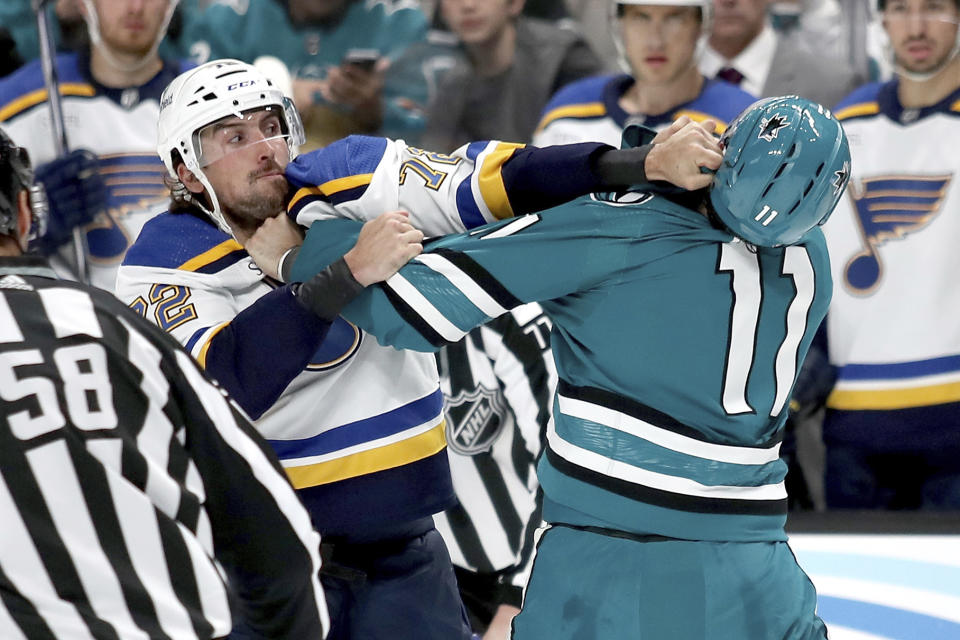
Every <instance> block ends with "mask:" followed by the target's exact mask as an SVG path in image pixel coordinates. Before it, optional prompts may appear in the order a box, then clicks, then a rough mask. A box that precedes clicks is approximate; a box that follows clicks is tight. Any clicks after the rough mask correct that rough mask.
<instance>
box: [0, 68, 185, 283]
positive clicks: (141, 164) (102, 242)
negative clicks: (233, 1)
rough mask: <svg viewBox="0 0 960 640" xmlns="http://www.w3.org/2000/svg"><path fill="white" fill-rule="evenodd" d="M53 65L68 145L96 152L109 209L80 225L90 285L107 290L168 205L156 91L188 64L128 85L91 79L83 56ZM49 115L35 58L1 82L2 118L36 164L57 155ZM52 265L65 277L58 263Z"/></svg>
mask: <svg viewBox="0 0 960 640" xmlns="http://www.w3.org/2000/svg"><path fill="white" fill-rule="evenodd" d="M56 65H57V73H58V77H59V80H60V95H61V104H62V107H63V118H64V127H65V129H66V137H67V144H68V145H69V147H70V149H81V148H82V149H87V150H89V151H92V152H93V153H95V154H96V155H97V156H98V157H99V159H100V163H101V173H102V174H103V177H104V181H105V182H106V187H107V210H106V211H105V212H104V213H102V214H101V215H100V216H99V217H98V218H97V219H96V220H94V221H93V222H92V223H90V224H89V225H87V227H86V229H85V231H86V238H87V245H88V254H87V263H88V265H89V270H90V282H89V284H92V285H94V286H97V287H100V288H102V289H107V290H108V291H113V288H114V282H115V280H116V273H117V268H118V267H119V266H120V262H121V261H122V260H123V256H124V254H125V253H126V251H127V248H128V247H129V246H130V245H131V244H132V243H133V241H134V239H135V238H136V237H137V234H138V233H140V228H141V227H142V226H143V224H144V223H145V222H146V221H147V220H149V219H150V218H152V217H153V216H155V215H157V214H158V213H162V212H163V211H165V210H166V206H167V203H168V201H169V197H168V194H169V192H168V191H167V188H166V187H165V186H164V184H163V177H164V175H166V169H164V167H163V163H162V162H161V161H160V158H159V157H158V156H157V117H158V115H159V113H160V94H161V93H162V92H163V89H164V87H166V86H167V84H169V83H170V81H172V80H173V79H174V78H175V77H176V76H177V75H179V74H180V73H181V72H182V71H184V70H186V69H187V68H188V66H190V64H189V63H186V62H183V63H176V62H169V61H165V62H164V66H163V68H162V69H161V70H160V72H159V73H157V75H155V76H154V77H153V78H151V79H150V81H148V82H147V83H146V84H144V85H143V86H140V87H131V88H126V89H111V88H108V87H104V86H103V85H101V84H99V83H97V82H96V81H95V80H94V79H93V76H92V75H91V73H90V61H89V56H88V55H86V54H76V53H68V54H62V55H60V56H58V57H57V59H56ZM50 118H51V116H50V110H49V107H48V105H47V90H46V88H45V87H44V84H43V73H42V70H41V67H40V61H39V60H34V61H33V62H30V63H28V64H27V65H25V66H24V67H22V68H21V69H19V70H18V71H17V72H16V73H14V74H12V75H10V76H9V77H7V78H4V79H3V80H0V123H2V126H3V128H4V131H6V132H7V134H8V135H9V136H10V137H11V138H12V139H13V141H14V142H16V143H17V144H18V145H20V146H22V147H25V148H26V149H27V150H28V151H29V152H30V159H31V161H32V162H33V165H34V166H39V165H41V164H44V163H47V162H50V161H51V160H53V159H55V158H56V148H55V146H54V138H53V134H52V132H51V126H52V125H51V120H50ZM54 266H56V267H58V271H60V272H61V275H64V276H66V275H68V273H69V272H68V271H64V270H63V268H62V267H63V265H62V264H59V265H58V264H57V263H56V261H54Z"/></svg>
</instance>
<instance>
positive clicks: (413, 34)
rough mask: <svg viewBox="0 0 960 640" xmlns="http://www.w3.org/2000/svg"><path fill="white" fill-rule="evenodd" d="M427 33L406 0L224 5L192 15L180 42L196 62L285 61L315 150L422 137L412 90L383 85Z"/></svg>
mask: <svg viewBox="0 0 960 640" xmlns="http://www.w3.org/2000/svg"><path fill="white" fill-rule="evenodd" d="M427 27H428V25H427V19H426V16H424V14H423V12H422V11H420V9H419V8H417V6H416V5H415V3H412V2H405V1H404V0H377V1H376V2H366V1H362V0H327V1H325V2H316V1H314V0H288V1H286V2H280V1H278V0H247V1H245V2H236V1H233V0H218V1H217V2H214V3H212V4H211V5H210V6H209V7H207V8H206V9H205V10H204V11H202V12H200V13H199V14H196V15H192V16H190V19H189V20H188V21H187V23H186V24H185V25H184V33H183V37H182V40H183V41H184V42H190V43H192V45H191V49H190V55H191V57H192V58H194V59H195V60H196V61H197V62H206V61H207V60H215V59H217V58H237V59H239V60H244V61H246V62H254V61H255V60H256V59H257V58H259V57H261V56H273V57H276V58H279V59H280V60H281V61H282V62H283V63H284V64H285V65H286V66H287V68H288V69H289V71H290V74H291V76H292V77H293V84H294V92H295V99H296V102H297V108H298V109H299V110H300V112H301V114H302V116H303V120H304V125H305V126H306V129H307V142H308V145H309V147H310V148H312V147H316V146H322V145H325V144H329V143H330V142H333V141H334V140H337V139H339V138H342V137H344V136H346V135H349V134H351V133H372V132H378V133H381V134H382V135H386V136H389V137H392V138H403V137H404V136H405V133H406V132H407V131H409V130H411V128H412V129H414V130H417V131H419V129H420V128H421V127H422V124H423V123H422V117H421V116H420V114H419V113H414V112H412V111H411V110H410V109H409V108H408V107H407V101H406V100H405V98H406V93H405V91H406V87H403V86H398V85H396V84H393V83H388V85H387V88H386V90H384V89H383V86H384V81H385V76H386V75H387V74H389V70H388V69H387V67H388V66H389V63H390V62H392V61H393V60H395V59H396V58H397V57H398V56H399V55H400V54H401V53H402V52H403V51H404V50H405V49H406V48H407V47H408V46H409V45H411V44H413V43H415V42H421V41H423V40H424V39H425V38H426V34H427ZM424 82H425V80H424ZM411 90H414V89H413V88H411ZM415 92H417V91H415ZM423 92H424V93H425V89H423ZM445 151H448V150H445Z"/></svg>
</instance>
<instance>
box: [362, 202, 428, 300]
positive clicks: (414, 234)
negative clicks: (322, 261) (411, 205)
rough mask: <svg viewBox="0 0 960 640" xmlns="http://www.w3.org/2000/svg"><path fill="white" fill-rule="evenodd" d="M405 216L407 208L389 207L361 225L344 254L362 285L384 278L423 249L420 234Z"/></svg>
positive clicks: (406, 215) (407, 215)
mask: <svg viewBox="0 0 960 640" xmlns="http://www.w3.org/2000/svg"><path fill="white" fill-rule="evenodd" d="M408 217H409V214H408V213H407V212H406V211H389V212H387V213H384V214H381V215H380V216H378V217H377V218H375V219H373V220H371V221H370V222H367V223H365V224H364V225H363V229H361V230H360V237H359V238H357V244H355V245H354V246H353V249H350V251H348V252H347V253H346V255H344V256H343V259H344V260H345V261H346V263H347V266H348V267H350V272H351V273H353V277H354V278H355V279H356V281H357V282H359V283H360V284H361V285H363V286H365V287H366V286H368V285H371V284H373V283H374V282H381V281H383V280H386V279H387V278H389V277H390V276H392V275H393V274H395V273H396V272H397V270H398V269H400V267H402V266H403V265H405V264H406V263H407V262H408V261H410V259H411V258H413V257H415V256H418V255H420V253H421V252H422V251H423V244H422V243H423V234H422V233H421V232H420V231H418V230H417V229H414V228H413V227H412V226H410V222H409V221H408Z"/></svg>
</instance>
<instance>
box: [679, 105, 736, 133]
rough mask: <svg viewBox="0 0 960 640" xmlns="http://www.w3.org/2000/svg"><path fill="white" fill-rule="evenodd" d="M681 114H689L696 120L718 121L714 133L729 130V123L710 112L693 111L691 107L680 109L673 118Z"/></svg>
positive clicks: (689, 116) (688, 115)
mask: <svg viewBox="0 0 960 640" xmlns="http://www.w3.org/2000/svg"><path fill="white" fill-rule="evenodd" d="M680 116H687V117H688V118H690V119H691V120H693V121H694V122H703V121H704V120H713V121H714V122H716V123H717V128H716V129H714V133H723V132H724V131H726V130H727V123H726V122H724V121H723V120H720V119H719V118H717V117H716V116H712V115H710V114H709V113H704V112H702V111H692V110H690V109H680V110H679V111H677V112H675V113H674V114H673V119H674V120H676V119H677V118H679V117H680Z"/></svg>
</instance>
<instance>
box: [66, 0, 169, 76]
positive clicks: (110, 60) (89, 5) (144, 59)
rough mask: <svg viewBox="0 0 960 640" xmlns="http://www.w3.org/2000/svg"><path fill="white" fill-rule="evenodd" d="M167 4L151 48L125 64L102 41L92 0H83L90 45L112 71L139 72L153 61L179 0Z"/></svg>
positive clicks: (98, 20) (98, 21)
mask: <svg viewBox="0 0 960 640" xmlns="http://www.w3.org/2000/svg"><path fill="white" fill-rule="evenodd" d="M168 2H169V5H168V6H167V13H166V15H165V16H164V17H163V23H162V24H161V25H160V30H159V31H158V32H157V37H156V39H155V40H154V41H153V46H151V47H150V50H149V51H148V52H147V53H145V54H144V55H143V56H141V57H140V58H139V59H138V60H137V61H135V62H133V63H130V64H126V63H124V62H122V61H121V60H120V58H118V57H117V55H116V54H115V53H114V52H113V50H112V49H111V48H110V45H108V44H107V43H106V42H104V41H103V36H101V35H100V19H99V17H98V15H97V9H96V7H94V6H93V0H83V4H84V7H86V15H85V16H84V21H85V22H86V23H87V32H88V33H89V34H90V43H91V44H92V45H93V46H94V47H96V48H97V49H98V50H99V51H100V53H101V54H102V55H103V57H104V59H105V60H106V61H107V64H109V65H110V66H111V67H113V68H114V69H117V70H119V71H122V72H124V73H133V72H136V71H140V70H141V69H143V68H144V67H146V66H147V65H148V64H150V63H151V62H152V61H153V59H154V56H155V55H156V53H157V49H158V48H160V43H161V42H163V38H164V37H165V36H166V35H167V27H168V26H170V20H171V19H173V12H174V11H175V10H176V8H177V5H178V4H179V3H180V0H168Z"/></svg>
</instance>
